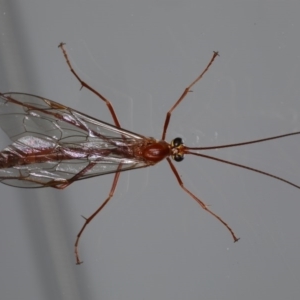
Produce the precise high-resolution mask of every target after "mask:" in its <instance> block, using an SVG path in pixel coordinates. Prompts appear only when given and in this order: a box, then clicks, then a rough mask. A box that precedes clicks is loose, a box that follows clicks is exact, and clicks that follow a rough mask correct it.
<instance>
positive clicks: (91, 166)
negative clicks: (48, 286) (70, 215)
mask: <svg viewBox="0 0 300 300" xmlns="http://www.w3.org/2000/svg"><path fill="white" fill-rule="evenodd" d="M64 45H65V44H64V43H61V44H60V45H59V47H60V48H61V50H62V53H63V55H64V57H65V60H66V63H67V65H68V66H69V68H70V71H71V72H72V73H73V74H74V76H75V77H76V78H77V80H78V81H79V82H80V84H81V88H83V87H84V88H87V89H88V90H90V91H91V92H92V93H94V94H96V95H97V96H98V97H99V98H100V99H101V100H102V101H104V102H105V104H106V105H107V107H108V109H109V111H110V114H111V116H112V118H113V121H114V125H111V124H108V123H105V122H102V121H99V120H97V119H95V118H93V117H90V116H88V115H85V114H83V113H81V112H79V111H76V110H75V109H72V108H69V107H66V106H64V105H62V104H59V103H57V102H54V101H51V100H48V99H45V98H42V97H39V96H34V95H30V94H24V93H4V94H2V93H0V126H1V128H2V129H3V131H4V132H5V133H6V134H7V135H8V136H9V137H10V139H11V140H12V144H11V145H9V146H8V147H6V148H5V149H4V150H3V151H2V152H0V181H1V182H2V183H4V184H7V185H10V186H15V187H22V188H39V187H53V188H56V189H64V188H66V187H67V186H69V185H70V184H72V183H73V182H74V181H77V180H82V179H86V178H90V177H95V176H100V175H105V174H109V173H114V174H115V175H114V179H113V183H112V186H111V189H110V192H109V195H108V197H107V198H106V200H105V201H104V202H103V203H102V204H101V206H100V207H99V208H98V209H97V210H96V211H95V212H94V213H93V214H92V215H91V216H89V217H88V218H84V219H85V222H84V224H83V226H82V228H81V229H80V231H79V233H78V234H77V238H76V241H75V258H76V264H80V263H81V260H80V259H79V252H78V244H79V240H80V237H81V235H82V233H83V231H84V230H85V228H86V226H87V225H88V224H89V223H90V222H91V221H92V220H93V219H94V218H95V216H96V215H97V214H98V213H99V212H100V211H101V210H102V209H103V208H104V206H105V205H106V204H107V203H108V202H109V200H110V199H111V198H112V197H113V195H114V192H115V189H116V186H117V183H118V180H119V176H120V173H121V172H122V171H128V170H133V169H137V168H145V167H149V166H153V165H155V164H157V163H158V162H160V161H162V160H164V159H165V160H166V161H167V163H168V164H169V166H170V168H171V170H172V172H173V173H174V175H175V178H176V180H177V182H178V183H179V185H180V187H181V188H182V189H183V190H184V191H185V192H186V193H187V194H189V195H190V196H191V197H192V198H193V199H194V200H196V202H197V203H198V204H200V206H201V207H202V208H203V209H204V210H206V211H207V212H208V213H210V214H211V215H213V216H214V217H215V218H216V219H218V220H219V221H220V222H221V223H222V224H223V225H224V226H225V227H226V228H227V230H228V231H229V232H230V234H231V235H232V238H233V240H234V242H236V241H238V240H239V238H237V236H236V235H235V233H234V232H233V230H232V229H231V227H230V226H229V225H228V224H227V223H226V222H225V221H224V220H223V219H222V218H221V217H219V216H218V215H217V214H215V213H214V212H213V211H212V210H210V208H209V207H208V206H207V205H206V204H205V203H204V202H203V201H202V200H201V199H200V198H198V197H197V196H196V195H194V194H193V193H192V192H191V191H189V190H188V189H187V188H186V187H185V185H184V183H183V181H182V180H181V178H180V176H179V174H178V171H177V170H176V168H175V166H174V164H173V162H172V160H175V161H176V162H180V161H182V160H183V158H184V155H185V154H190V155H195V156H201V157H205V158H208V159H211V160H216V161H219V162H222V163H225V164H229V165H232V166H236V167H240V168H244V169H247V170H250V171H253V172H256V173H260V174H263V175H265V176H269V177H272V178H275V179H277V180H279V181H283V182H285V183H287V184H289V185H292V186H294V187H296V188H298V189H300V186H299V185H296V184H294V183H292V182H290V181H288V180H285V179H283V178H281V177H278V176H276V175H273V174H270V173H267V172H264V171H261V170H258V169H254V168H251V167H248V166H245V165H241V164H237V163H234V162H230V161H226V160H223V159H220V158H216V157H213V156H209V155H206V154H203V153H200V152H199V151H201V150H210V149H220V148H228V147H236V146H243V145H249V144H254V143H261V142H264V141H269V140H274V139H279V138H283V137H288V136H292V135H297V134H300V131H298V132H292V133H287V134H283V135H278V136H273V137H268V138H263V139H258V140H253V141H247V142H242V143H235V144H228V145H220V146H212V147H187V146H186V145H185V144H184V143H183V141H182V139H181V138H175V139H174V140H172V141H171V143H168V142H166V141H165V137H166V132H167V130H168V126H169V122H170V118H171V115H172V112H173V111H174V109H175V108H176V107H177V106H178V105H179V104H180V103H181V102H182V101H183V99H184V98H185V97H186V95H187V94H188V93H189V92H190V91H191V88H192V87H193V86H194V85H195V84H196V83H197V82H198V81H199V80H200V79H201V78H202V76H203V75H204V74H205V73H206V72H207V70H208V69H209V68H210V66H211V65H212V63H213V61H214V60H215V58H216V57H217V56H218V52H214V53H213V56H212V58H211V60H210V61H209V63H208V65H207V66H206V68H205V69H204V71H203V72H202V73H201V74H200V75H199V76H198V77H197V78H196V79H195V80H194V81H193V82H192V83H191V84H190V85H189V86H188V87H187V88H185V90H184V92H183V93H182V95H181V96H180V98H179V99H178V100H177V101H176V102H175V104H174V105H173V106H172V107H171V109H170V110H169V111H168V112H167V114H166V119H165V123H164V127H163V132H162V138H161V140H156V139H154V138H152V137H145V136H143V135H139V134H136V133H133V132H130V131H128V130H125V129H123V128H121V125H120V123H119V120H118V118H117V115H116V113H115V110H114V108H113V106H112V105H111V103H110V101H109V100H107V99H106V98H105V97H104V96H102V95H101V94H100V93H99V92H97V91H96V90H95V89H93V88H92V87H91V86H89V85H88V84H87V83H85V82H84V81H83V80H82V79H81V78H80V77H79V76H78V74H77V73H76V72H75V70H74V69H73V67H72V65H71V63H70V60H69V58H68V55H67V52H66V49H65V46H64ZM171 159H172V160H171Z"/></svg>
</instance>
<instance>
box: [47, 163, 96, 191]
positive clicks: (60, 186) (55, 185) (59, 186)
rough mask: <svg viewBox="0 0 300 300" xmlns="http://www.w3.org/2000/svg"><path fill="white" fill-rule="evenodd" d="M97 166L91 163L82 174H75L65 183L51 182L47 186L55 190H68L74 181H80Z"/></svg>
mask: <svg viewBox="0 0 300 300" xmlns="http://www.w3.org/2000/svg"><path fill="white" fill-rule="evenodd" d="M95 165H97V163H90V164H88V165H87V166H86V167H85V168H84V169H82V170H81V171H80V172H78V173H77V174H75V175H74V176H73V177H72V178H70V179H66V181H65V182H63V183H61V182H57V181H55V180H53V181H50V182H49V183H48V184H47V185H45V186H51V187H53V188H56V189H59V190H62V189H64V188H66V187H67V186H69V185H70V184H72V183H73V182H74V181H76V180H78V179H79V178H80V177H81V176H83V175H84V174H85V173H86V172H87V171H89V170H91V169H92V168H93V167H94V166H95Z"/></svg>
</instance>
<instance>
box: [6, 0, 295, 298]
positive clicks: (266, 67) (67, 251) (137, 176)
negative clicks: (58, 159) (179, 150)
mask: <svg viewBox="0 0 300 300" xmlns="http://www.w3.org/2000/svg"><path fill="white" fill-rule="evenodd" d="M1 4H2V5H1V6H0V16H1V17H0V22H1V24H0V25H1V26H0V43H1V47H0V64H1V72H0V79H1V81H0V90H1V91H2V92H6V91H15V92H25V93H32V94H38V95H41V96H44V97H47V98H49V99H53V100H55V101H58V102H61V103H63V104H65V105H68V106H71V107H73V108H75V109H77V110H80V111H82V112H84V113H86V114H90V115H92V116H94V117H97V118H99V119H100V120H103V121H106V122H107V121H108V122H111V117H110V115H109V113H108V110H107V108H106V107H105V105H104V104H103V103H101V102H100V101H99V100H98V99H97V98H96V97H95V96H93V95H92V94H91V93H89V92H88V91H84V90H83V91H79V87H80V86H79V84H78V82H77V81H76V80H75V78H74V77H73V76H72V74H71V73H70V72H69V70H68V67H67V65H66V64H65V62H64V58H63V56H62V54H61V52H60V50H59V49H58V48H57V45H58V44H59V43H60V42H61V41H63V42H66V43H67V50H68V53H69V55H70V58H71V60H72V63H73V65H74V66H75V67H76V70H77V71H78V72H79V74H80V76H82V77H83V78H84V80H86V81H87V82H88V83H89V84H91V85H92V86H93V87H95V88H96V89H97V90H99V91H100V92H101V93H102V94H103V95H105V96H106V97H107V98H108V99H110V100H111V101H112V103H113V105H114V107H115V109H116V111H117V113H118V116H119V119H120V121H121V123H122V125H123V126H124V128H127V129H129V130H133V131H136V132H137V133H141V134H144V135H150V136H155V137H157V138H159V137H160V136H161V130H162V126H163V122H164V118H165V113H166V111H167V110H168V109H169V108H170V107H171V106H172V105H173V103H174V102H175V101H176V100H177V99H178V97H179V96H180V95H181V93H182V92H183V90H184V88H185V87H186V86H187V85H188V84H189V83H190V82H192V81H193V80H194V79H195V78H196V76H197V75H198V74H199V73H200V72H201V71H202V70H203V68H204V67H205V66H206V64H207V63H208V61H209V59H210V57H211V55H212V51H219V52H220V57H218V58H217V59H216V61H215V63H214V64H213V66H212V68H211V69H210V71H209V73H207V74H206V76H205V77H204V78H203V79H202V80H201V82H200V83H199V84H198V85H197V86H195V88H194V89H193V93H191V94H189V96H188V97H187V99H186V100H185V102H184V103H182V105H181V106H180V107H179V108H178V109H177V110H176V112H175V113H174V114H173V116H172V119H171V123H170V128H169V131H168V135H167V139H168V140H171V139H172V138H174V137H176V136H181V137H183V138H184V140H185V142H186V144H187V145H191V146H196V145H198V146H205V145H207V146H209V145H213V144H215V145H217V144H223V143H233V142H239V141H245V140H250V139H255V138H263V137H266V136H272V135H277V134H283V133H286V132H292V131H297V130H300V121H299V117H298V115H299V111H300V104H299V103H300V102H299V92H300V90H299V82H300V54H299V53H300V51H299V50H300V49H299V48H300V47H299V46H300V42H299V28H300V19H299V16H298V15H299V9H300V4H299V2H297V1H272V2H270V1H267V0H262V1H248V2H246V1H242V2H240V1H220V0H219V1H163V0H162V1H151V2H146V1H134V0H126V1H124V0H122V1H92V0H85V1H83V0H76V1H74V0H72V1H71V0H60V1H56V0H52V1H38V0H19V1H2V2H1ZM8 142H9V141H8V139H7V138H6V137H5V135H4V134H3V133H2V132H1V140H0V144H1V148H4V147H5V146H6V145H7V144H8ZM299 143H300V137H297V136H295V137H292V138H287V139H283V140H279V141H274V142H269V143H265V144H260V145H253V146H247V147H244V148H237V149H228V150H222V151H221V150H219V151H218V152H214V151H212V152H211V154H212V155H214V154H217V155H220V157H222V158H224V159H230V160H233V161H236V162H239V163H243V164H247V165H250V166H252V167H257V168H261V169H263V170H266V171H268V172H272V173H275V174H277V175H279V176H283V177H285V178H286V179H288V180H292V181H294V182H295V183H298V184H299V183H300V169H299V167H300V163H299V159H298V158H299V157H298V155H299V153H298V149H299ZM176 166H178V170H179V172H180V174H181V175H182V179H183V180H184V182H185V183H186V184H187V187H188V188H190V189H191V190H192V191H193V192H194V193H195V194H196V195H198V196H199V197H201V199H202V200H203V201H205V202H206V203H208V204H210V205H212V208H213V209H214V211H215V212H216V213H218V214H220V216H221V217H222V218H223V219H224V220H225V221H226V222H228V223H229V225H230V226H231V227H232V228H233V229H234V230H235V232H236V234H237V235H238V236H239V237H241V240H240V241H239V242H238V243H236V244H234V243H233V242H232V240H231V236H230V235H229V233H228V232H227V231H226V229H225V228H223V226H222V225H221V224H219V223H218V222H217V221H216V220H215V219H214V218H212V217H211V216H210V215H208V214H207V213H205V212H204V211H203V210H201V208H200V207H199V206H198V205H197V204H196V203H195V201H194V200H192V199H191V198H190V197H189V196H188V195H186V194H185V193H184V192H183V191H182V190H181V189H180V187H179V186H178V184H177V182H176V180H175V178H174V176H173V174H172V173H171V171H170V170H169V168H168V165H167V164H166V163H165V162H163V163H161V164H160V165H158V166H156V167H153V168H149V169H146V170H137V171H135V172H132V173H127V174H125V173H124V174H122V176H121V179H120V183H119V186H118V188H117V191H116V194H115V197H114V198H113V199H112V200H111V203H109V205H108V206H107V207H106V208H105V210H104V211H103V212H102V214H101V216H99V217H98V218H97V219H96V220H95V221H93V222H92V223H91V224H90V225H89V226H88V228H87V230H86V232H85V233H84V235H83V238H82V240H81V244H80V253H81V258H82V259H83V260H84V264H82V265H81V266H75V265H74V257H73V243H74V241H75V236H76V234H77V232H78V231H79V229H80V227H81V225H82V224H83V220H82V219H81V217H80V215H85V216H88V215H89V214H91V213H92V212H93V211H94V210H95V209H96V208H97V207H98V206H99V205H100V203H101V202H102V201H103V200H104V199H105V198H106V196H107V194H108V192H109V189H110V185H111V182H112V176H103V177H99V178H95V179H91V180H86V181H82V182H78V183H75V184H73V185H72V186H70V187H68V188H67V189H66V190H63V191H56V190H53V189H41V190H20V189H14V188H11V187H7V186H4V185H1V187H0V188H1V196H0V203H1V210H0V237H1V244H0V265H1V268H0V291H1V298H2V299H23V300H25V299H105V300H109V299H113V300H118V299H122V300H124V299H130V300H133V299H172V300H177V299H178V300H179V299H180V300H181V299H264V300H266V299H272V300H274V299H298V297H299V293H300V287H299V278H300V260H299V240H300V234H299V226H300V221H299V210H300V197H299V196H300V191H299V190H297V189H295V188H293V187H290V186H287V185H285V184H283V183H280V182H276V181H275V180H272V179H269V178H266V177H263V176H260V175H258V174H253V173H251V172H247V171H245V170H239V169H236V168H234V167H230V166H225V165H222V164H219V163H215V162H211V161H207V160H204V159H200V158H196V157H186V159H185V161H183V162H182V163H181V164H176Z"/></svg>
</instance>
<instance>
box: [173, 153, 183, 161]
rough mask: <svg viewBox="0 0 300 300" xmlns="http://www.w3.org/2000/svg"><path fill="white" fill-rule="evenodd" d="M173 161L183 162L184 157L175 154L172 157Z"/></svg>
mask: <svg viewBox="0 0 300 300" xmlns="http://www.w3.org/2000/svg"><path fill="white" fill-rule="evenodd" d="M173 159H174V160H175V161H178V162H179V161H183V159H184V155H183V154H175V155H173Z"/></svg>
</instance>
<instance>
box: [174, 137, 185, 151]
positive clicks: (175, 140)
mask: <svg viewBox="0 0 300 300" xmlns="http://www.w3.org/2000/svg"><path fill="white" fill-rule="evenodd" d="M182 144H183V142H182V138H179V137H178V138H176V139H174V140H173V143H172V145H173V147H174V148H177V147H178V146H180V145H182Z"/></svg>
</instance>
